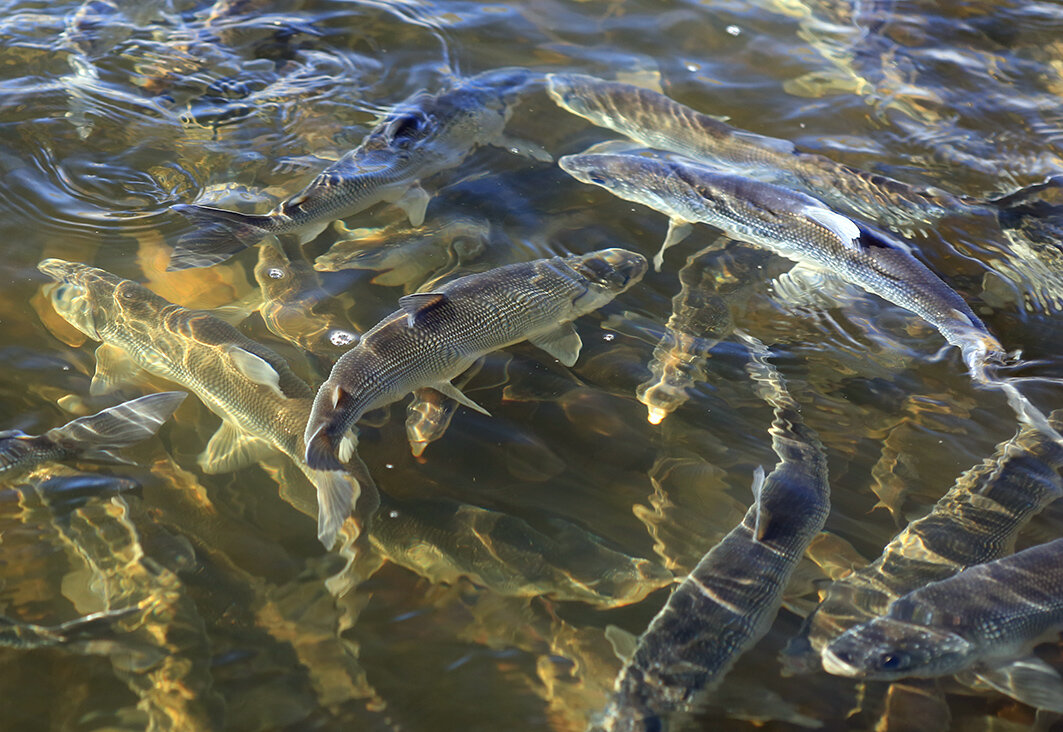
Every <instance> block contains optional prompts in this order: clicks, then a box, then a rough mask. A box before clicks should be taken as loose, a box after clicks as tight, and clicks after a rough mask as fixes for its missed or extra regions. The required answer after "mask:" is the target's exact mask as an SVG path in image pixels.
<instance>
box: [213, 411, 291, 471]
mask: <svg viewBox="0 0 1063 732" xmlns="http://www.w3.org/2000/svg"><path fill="white" fill-rule="evenodd" d="M273 452H275V450H274V449H273V447H272V446H270V444H269V443H268V442H266V441H265V440H263V439H260V438H258V437H254V436H252V435H249V434H247V433H246V432H243V431H242V430H240V428H238V427H236V426H234V425H233V424H232V423H231V422H222V423H221V427H219V428H218V431H217V432H215V433H214V436H213V437H211V438H210V442H208V443H207V448H206V449H205V450H204V451H203V452H202V453H200V455H199V458H197V462H198V463H199V467H200V468H202V469H203V472H204V473H209V474H212V475H216V474H218V473H231V472H232V471H234V470H239V469H240V468H242V467H245V466H247V465H252V464H254V463H257V462H258V461H259V460H262V459H263V458H264V457H266V456H268V455H271V454H272V453H273Z"/></svg>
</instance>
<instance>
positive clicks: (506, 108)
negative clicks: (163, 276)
mask: <svg viewBox="0 0 1063 732" xmlns="http://www.w3.org/2000/svg"><path fill="white" fill-rule="evenodd" d="M537 82H538V83H541V76H540V75H538V74H536V73H535V72H532V71H529V70H528V69H521V68H507V69H494V70H492V71H486V72H484V73H482V74H478V75H476V76H472V77H469V78H467V79H463V80H461V81H459V82H458V83H456V84H455V85H454V86H453V87H452V88H451V89H448V90H446V91H444V92H441V93H439V94H429V93H427V92H419V93H418V94H415V95H414V96H412V97H410V98H409V99H407V100H406V101H404V102H402V103H401V104H399V105H397V106H396V108H395V109H394V110H393V111H392V113H391V114H389V115H388V116H387V117H386V118H385V119H384V121H383V122H381V123H380V124H379V125H378V126H377V127H376V128H375V129H374V130H373V131H372V132H370V133H369V135H368V136H367V137H366V138H365V139H364V140H363V141H362V144H361V145H359V146H358V147H357V148H355V149H354V150H352V151H351V152H349V153H347V154H346V155H344V156H343V157H342V158H340V159H339V160H338V161H336V162H335V163H334V164H332V165H330V166H329V167H328V168H326V169H325V170H323V171H322V172H321V173H320V174H319V175H318V176H317V177H316V178H314V180H313V181H311V182H310V184H309V185H308V186H306V188H304V189H303V190H302V191H300V192H299V193H297V194H295V195H294V196H292V197H290V198H288V199H285V200H284V201H282V202H281V203H279V204H278V205H277V206H276V208H274V209H273V210H272V211H270V212H269V213H267V214H259V215H249V214H242V213H238V212H236V211H227V210H224V209H218V208H211V207H209V206H199V205H195V204H178V205H176V206H173V210H174V211H177V212H178V213H180V214H182V215H184V216H186V217H187V218H189V219H191V220H192V221H193V222H194V223H195V224H196V225H197V230H196V231H194V232H192V233H191V234H189V235H187V236H185V237H183V238H182V239H181V240H179V241H178V243H177V245H176V246H175V248H174V251H173V254H172V257H171V260H170V265H169V269H186V268H189V267H205V266H209V265H212V264H217V263H218V262H222V261H225V260H226V259H228V258H229V257H231V256H233V255H234V254H236V253H237V252H239V251H241V250H242V249H246V248H247V247H249V246H252V245H254V244H256V243H257V242H259V241H261V240H262V239H263V238H265V237H266V236H268V235H270V234H274V235H278V234H298V236H299V238H300V240H301V241H303V242H307V241H310V240H311V239H313V238H314V237H316V236H317V235H318V234H319V233H321V231H322V230H323V229H324V228H325V227H326V226H327V225H328V224H329V223H331V222H332V221H335V220H337V219H341V218H345V217H347V216H351V215H353V214H356V213H358V212H360V211H364V210H365V209H367V208H369V207H370V206H372V205H374V204H376V203H380V202H381V201H388V202H392V203H399V202H401V204H402V206H403V207H404V208H405V209H406V211H407V214H408V215H409V219H410V223H411V224H413V225H414V226H420V225H421V223H422V222H423V221H424V215H425V209H426V207H427V206H428V200H429V196H428V194H427V193H426V192H425V191H424V189H423V188H421V186H420V181H421V180H422V179H423V178H426V177H428V176H431V175H434V174H435V173H438V172H440V171H443V170H446V169H448V168H453V167H454V166H456V165H458V164H459V163H461V162H462V161H463V160H464V159H465V158H466V157H467V156H468V155H469V154H470V153H472V152H473V150H475V149H476V148H477V147H479V146H481V145H492V144H493V145H504V146H506V147H508V148H513V149H521V148H525V149H529V150H530V149H531V148H529V147H528V145H527V144H524V143H520V142H517V141H514V140H510V139H508V138H506V137H505V135H504V134H503V129H504V128H505V126H506V122H507V121H508V119H509V116H510V114H511V113H512V107H513V105H514V104H515V103H516V101H517V100H518V98H519V97H520V96H521V94H523V93H524V92H525V91H526V90H528V89H529V88H530V87H532V86H534V85H535V84H536V83H537ZM530 154H534V155H536V156H537V157H540V158H541V159H545V158H548V157H549V156H548V155H546V154H545V152H543V153H539V152H538V151H534V152H533V153H530Z"/></svg>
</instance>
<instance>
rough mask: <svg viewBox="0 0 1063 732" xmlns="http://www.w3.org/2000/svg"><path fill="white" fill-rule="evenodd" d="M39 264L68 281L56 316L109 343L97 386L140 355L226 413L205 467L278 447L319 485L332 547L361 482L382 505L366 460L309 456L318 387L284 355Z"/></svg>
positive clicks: (146, 295)
mask: <svg viewBox="0 0 1063 732" xmlns="http://www.w3.org/2000/svg"><path fill="white" fill-rule="evenodd" d="M38 268H39V269H40V270H41V271H42V272H44V273H45V274H46V275H48V276H49V277H51V278H52V279H54V280H55V281H56V282H58V283H59V284H58V285H57V286H55V287H54V288H53V289H52V290H51V292H50V297H51V300H52V304H53V306H54V307H55V309H56V312H58V313H59V314H60V315H61V316H62V317H63V318H65V319H66V320H67V321H68V322H70V323H71V325H73V326H74V327H75V328H77V329H78V330H80V331H81V332H83V333H84V334H85V335H87V336H89V337H90V338H92V339H94V340H99V341H103V345H102V346H101V347H100V349H99V350H97V375H96V377H95V378H94V379H93V385H94V387H95V386H98V385H99V384H102V383H106V380H107V370H108V368H109V367H112V368H113V364H114V363H115V362H116V361H118V360H120V359H126V360H131V361H132V362H133V363H134V364H135V365H136V366H138V367H140V368H143V369H145V370H147V371H149V372H151V373H153V374H156V375H158V376H161V377H163V378H165V379H169V380H170V381H174V382H176V383H178V384H181V385H183V386H185V387H187V388H188V389H190V390H192V391H193V392H194V393H195V394H196V396H198V397H199V398H200V399H201V400H202V401H203V403H204V404H206V406H207V407H208V408H209V409H210V410H211V411H212V412H214V413H215V414H217V415H218V416H219V417H221V418H222V425H221V427H220V428H219V429H218V431H217V433H215V434H214V436H213V437H212V438H211V440H210V443H209V444H208V445H207V449H206V450H205V451H204V453H203V454H202V455H200V458H199V463H200V467H202V468H203V470H204V471H206V472H213V473H220V472H227V471H230V470H235V469H237V468H239V467H242V466H243V465H246V464H248V463H252V462H255V461H256V460H257V459H258V458H259V457H260V456H262V455H265V454H269V453H271V452H273V451H279V452H282V453H284V454H285V455H287V456H288V457H290V458H291V459H292V460H293V461H295V463H296V465H298V466H299V468H300V469H301V470H302V471H303V473H304V474H305V475H306V477H307V478H308V479H309V480H310V482H311V483H312V484H313V485H314V487H315V488H316V489H317V494H318V503H319V513H318V538H319V539H321V541H322V543H324V544H325V545H326V546H329V547H331V546H332V544H333V543H334V541H335V538H336V536H337V533H338V532H339V529H340V526H341V525H342V524H343V523H344V521H345V520H346V519H347V517H348V515H349V514H350V511H351V508H352V507H353V506H354V504H355V502H356V500H357V499H358V497H359V494H360V492H359V485H360V487H361V493H362V494H364V495H365V497H366V498H367V499H368V502H369V503H374V502H375V495H376V490H375V486H373V485H372V483H369V482H366V481H367V480H368V471H367V470H365V469H364V466H362V465H361V464H360V463H358V464H355V465H352V466H351V469H352V470H353V471H354V472H355V473H356V474H357V475H356V476H352V475H350V474H348V473H346V472H343V471H342V470H341V469H335V470H329V471H321V470H314V469H311V468H310V467H308V466H307V465H306V463H305V462H303V459H302V455H303V449H302V448H303V446H302V442H301V436H302V431H303V427H304V426H305V425H306V421H307V417H308V416H309V413H310V406H311V396H312V392H311V390H310V387H308V386H307V385H306V384H305V383H304V382H303V381H301V380H300V379H299V378H298V377H297V376H296V375H295V374H294V373H293V372H292V370H291V369H290V368H289V367H288V364H287V363H285V361H284V360H283V359H282V358H281V357H280V356H278V355H277V354H276V353H274V352H273V351H271V350H269V349H268V348H265V347H264V346H262V345H260V344H258V343H256V342H255V341H253V340H251V339H250V338H248V337H247V336H245V335H243V334H242V333H240V332H239V331H237V330H236V329H235V328H233V327H232V326H231V325H229V324H228V323H225V322H223V321H221V320H219V319H217V318H215V317H214V316H212V315H210V314H209V313H205V312H198V311H194V310H188V309H186V308H183V307H181V306H179V305H175V304H173V303H171V302H169V301H167V300H166V299H164V298H162V297H159V296H158V295H156V294H155V293H153V292H151V291H150V290H148V289H147V288H146V287H144V286H142V285H139V284H137V283H135V282H131V281H130V280H123V279H121V278H119V277H116V276H115V275H112V274H110V273H109V272H105V271H103V270H101V269H97V268H95V267H90V266H88V265H84V264H77V263H72V262H65V261H63V260H60V259H46V260H44V261H43V262H41V263H40V265H38ZM341 467H342V466H341ZM355 477H357V480H355Z"/></svg>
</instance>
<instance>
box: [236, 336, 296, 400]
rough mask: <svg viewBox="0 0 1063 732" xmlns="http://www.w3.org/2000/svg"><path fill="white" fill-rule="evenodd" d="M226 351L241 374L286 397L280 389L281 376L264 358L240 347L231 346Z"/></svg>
mask: <svg viewBox="0 0 1063 732" xmlns="http://www.w3.org/2000/svg"><path fill="white" fill-rule="evenodd" d="M226 350H227V352H228V354H229V358H230V359H232V362H233V365H234V366H235V367H236V369H237V370H238V371H239V372H240V373H241V374H243V375H244V376H246V377H247V378H248V379H250V380H251V381H253V382H255V383H256V384H261V385H262V386H268V387H269V388H270V389H272V390H273V391H275V392H276V393H277V395H278V396H280V397H284V396H285V394H284V392H283V391H281V387H280V378H281V377H280V374H278V373H277V370H276V369H275V368H273V367H272V366H270V364H269V363H268V362H267V361H266V360H265V359H264V358H262V357H261V356H256V355H255V354H253V353H251V352H250V351H248V350H245V349H243V348H240V347H239V346H229V348H228V349H226Z"/></svg>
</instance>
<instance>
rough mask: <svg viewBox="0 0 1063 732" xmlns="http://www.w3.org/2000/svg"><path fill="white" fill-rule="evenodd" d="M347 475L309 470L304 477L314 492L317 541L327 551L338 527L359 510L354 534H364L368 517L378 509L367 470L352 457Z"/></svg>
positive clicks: (359, 459)
mask: <svg viewBox="0 0 1063 732" xmlns="http://www.w3.org/2000/svg"><path fill="white" fill-rule="evenodd" d="M352 463H353V464H352V465H351V472H346V471H344V470H342V469H341V470H312V471H311V472H310V473H308V476H309V477H310V480H311V481H312V482H313V484H314V488H316V489H317V502H318V512H317V538H318V539H319V540H320V541H321V543H322V544H324V545H325V548H326V549H331V548H332V547H333V545H335V543H336V539H337V537H338V536H339V532H340V529H341V527H342V526H343V524H344V522H345V521H346V520H347V518H348V517H349V516H350V515H351V512H352V510H353V509H354V508H355V506H356V505H358V506H359V511H358V514H359V516H358V518H357V519H356V521H355V523H356V525H357V526H358V534H361V533H364V532H365V530H366V528H367V526H368V523H369V520H370V518H371V516H372V514H373V513H374V512H375V511H376V509H377V507H378V506H379V505H380V494H379V492H378V491H377V487H376V483H374V482H373V478H372V476H370V475H369V469H368V468H367V467H366V465H365V463H363V462H362V459H361V458H360V457H358V455H357V453H355V454H354V455H353V457H352Z"/></svg>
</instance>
